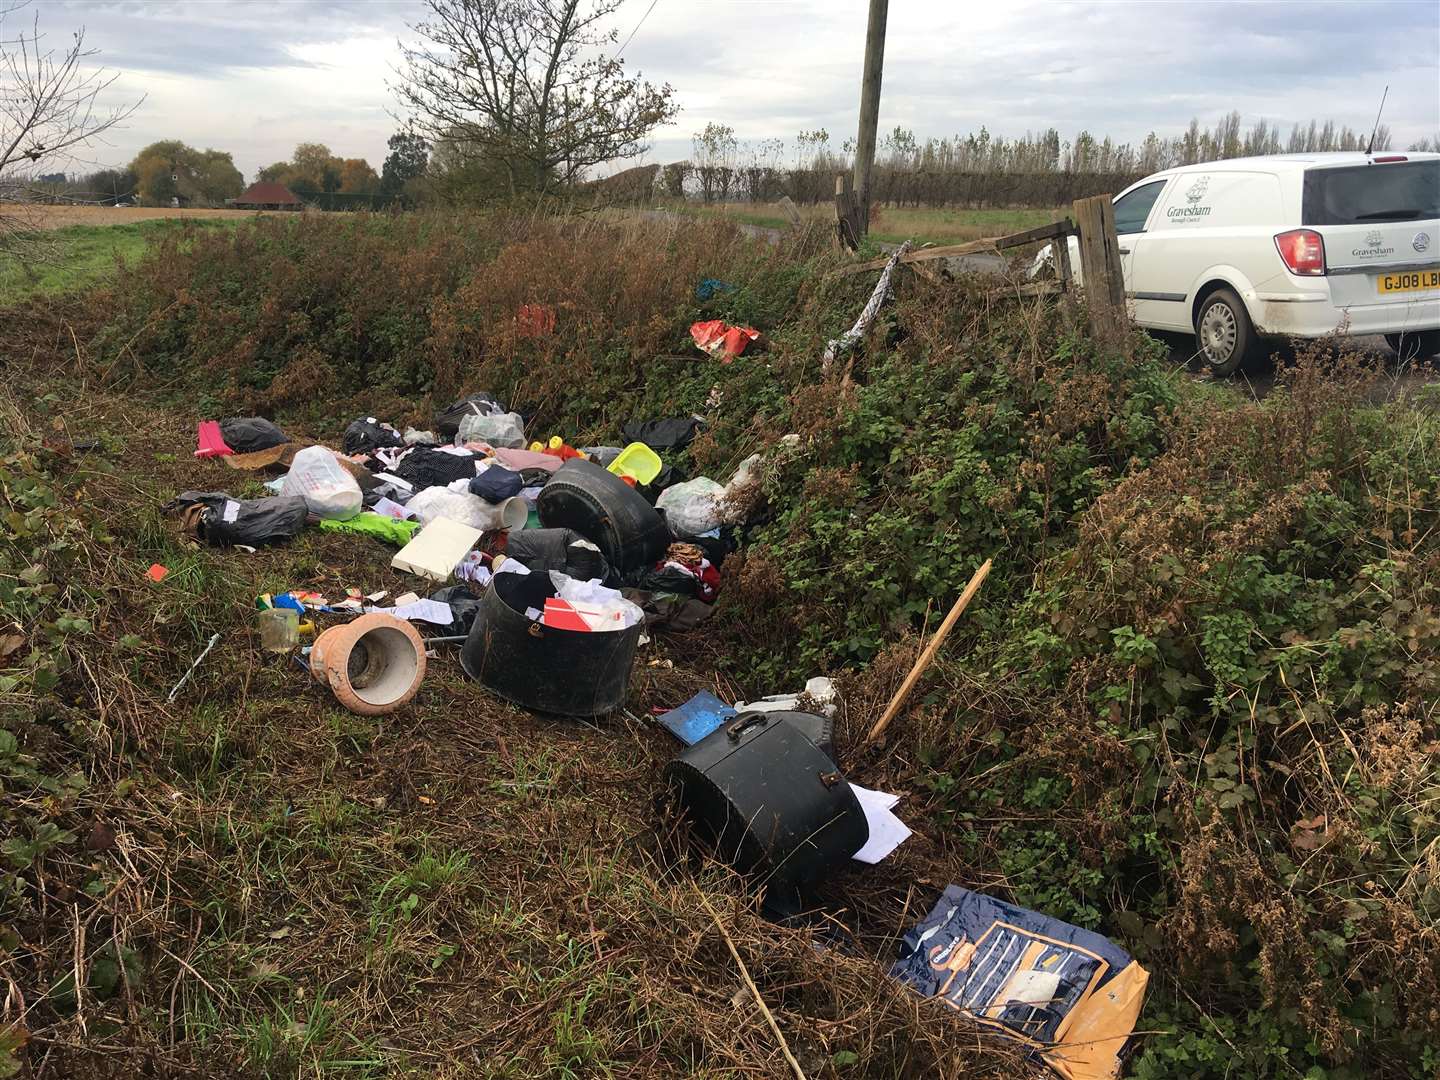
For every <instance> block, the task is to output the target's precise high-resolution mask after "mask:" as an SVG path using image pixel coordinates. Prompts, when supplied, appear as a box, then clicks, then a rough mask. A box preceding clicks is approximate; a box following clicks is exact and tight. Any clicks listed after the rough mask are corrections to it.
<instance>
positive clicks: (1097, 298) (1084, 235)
mask: <svg viewBox="0 0 1440 1080" xmlns="http://www.w3.org/2000/svg"><path fill="white" fill-rule="evenodd" d="M1074 210H1075V224H1076V225H1077V226H1079V228H1080V272H1081V273H1082V274H1083V275H1084V276H1085V298H1086V303H1087V304H1088V305H1089V308H1090V319H1091V322H1092V323H1093V324H1094V326H1095V330H1096V332H1097V333H1098V334H1100V335H1101V336H1102V337H1106V338H1109V339H1110V340H1111V341H1119V340H1120V338H1121V337H1122V336H1123V335H1124V333H1125V320H1126V314H1125V275H1124V272H1123V271H1122V269H1121V266H1120V241H1119V239H1118V238H1117V237H1116V235H1115V208H1114V207H1113V206H1112V205H1111V202H1110V196H1109V195H1096V196H1095V197H1094V198H1090V199H1076V200H1075V203H1074Z"/></svg>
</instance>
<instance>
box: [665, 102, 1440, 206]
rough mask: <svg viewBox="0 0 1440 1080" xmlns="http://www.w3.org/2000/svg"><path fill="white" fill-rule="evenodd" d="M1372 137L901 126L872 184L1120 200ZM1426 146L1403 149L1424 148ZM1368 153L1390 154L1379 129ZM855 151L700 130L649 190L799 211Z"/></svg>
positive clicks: (825, 192)
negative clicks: (1257, 160)
mask: <svg viewBox="0 0 1440 1080" xmlns="http://www.w3.org/2000/svg"><path fill="white" fill-rule="evenodd" d="M1369 141H1370V133H1369V132H1368V131H1356V130H1354V129H1352V128H1349V127H1344V126H1338V127H1337V125H1336V124H1335V123H1334V122H1333V121H1329V120H1327V121H1325V122H1324V123H1320V122H1317V121H1313V120H1312V121H1311V122H1310V123H1309V124H1308V125H1300V124H1297V125H1295V126H1294V127H1293V128H1292V129H1291V131H1290V132H1289V134H1288V135H1285V134H1282V132H1281V130H1280V128H1279V126H1278V125H1275V124H1271V123H1269V122H1268V121H1265V120H1260V121H1258V122H1256V123H1255V124H1254V125H1253V126H1251V127H1250V128H1249V129H1245V128H1244V127H1243V125H1242V123H1241V120H1240V114H1239V113H1238V112H1232V113H1230V114H1229V115H1227V116H1225V117H1223V118H1221V120H1220V121H1219V122H1218V123H1217V124H1216V125H1215V126H1214V127H1213V128H1203V127H1201V125H1200V121H1199V120H1198V119H1196V120H1191V121H1190V126H1189V127H1188V128H1187V129H1186V130H1185V132H1184V133H1183V134H1181V135H1177V136H1173V137H1163V136H1160V135H1158V134H1156V133H1155V132H1151V133H1150V134H1149V135H1147V136H1146V137H1145V138H1144V139H1143V140H1142V141H1141V142H1139V143H1138V144H1137V143H1128V142H1116V141H1115V140H1114V139H1112V138H1110V137H1109V136H1105V137H1103V138H1098V139H1097V138H1096V137H1095V136H1094V135H1092V134H1091V133H1090V132H1088V131H1082V132H1080V133H1079V134H1078V135H1076V136H1075V137H1074V139H1071V140H1068V141H1067V140H1062V139H1061V137H1060V133H1059V132H1058V131H1057V130H1056V129H1055V128H1050V129H1049V130H1048V131H1045V132H1043V133H1041V134H1038V135H1035V134H1030V133H1027V134H1025V135H1024V136H1022V137H1020V138H1018V139H1006V138H1004V137H1002V136H997V135H992V134H991V133H990V132H989V131H988V130H986V129H985V128H981V129H980V131H979V132H978V133H975V134H970V135H955V136H950V137H944V138H926V139H923V140H922V139H920V138H919V137H917V136H916V135H915V133H914V132H913V131H911V130H909V129H907V128H903V127H897V128H895V129H894V130H892V131H891V132H889V134H887V135H886V136H885V137H884V138H883V139H882V140H881V143H880V148H879V151H878V153H877V154H876V168H875V172H874V174H873V176H872V180H871V184H872V196H873V198H874V199H875V201H876V202H879V203H883V204H886V205H892V206H947V205H961V206H1022V205H1024V206H1059V205H1062V204H1064V203H1068V202H1070V201H1071V200H1072V199H1076V198H1080V197H1083V196H1086V195H1093V194H1096V193H1098V192H1102V191H1118V190H1120V189H1121V188H1124V187H1126V186H1128V185H1129V184H1131V183H1133V182H1134V181H1136V180H1138V179H1140V178H1141V177H1143V176H1146V175H1148V174H1150V173H1153V172H1156V171H1158V170H1160V169H1166V168H1170V167H1172V166H1175V165H1189V164H1194V163H1197V162H1203V161H1214V160H1218V159H1222V158H1235V157H1248V156H1253V155H1261V154H1281V153H1312V152H1318V151H1330V150H1363V149H1365V147H1366V146H1367V145H1368V143H1369ZM1437 142H1440V138H1437V139H1436V140H1431V139H1424V140H1421V142H1419V143H1417V144H1414V145H1413V146H1412V147H1411V149H1414V150H1425V149H1430V148H1431V147H1432V146H1433V145H1435V144H1436V143H1437ZM1375 148H1376V149H1389V148H1390V132H1389V129H1388V128H1386V127H1385V126H1383V125H1382V126H1381V127H1380V128H1379V129H1378V130H1377V131H1376V133H1375ZM853 152H854V147H853V144H852V143H851V142H846V143H845V144H844V145H842V146H841V148H840V150H839V151H838V152H837V151H836V150H835V149H834V148H833V147H832V146H831V143H830V135H829V133H828V132H826V131H825V130H824V129H820V130H816V131H802V132H800V134H799V135H798V136H796V138H795V139H794V140H793V141H792V142H791V143H790V144H788V145H787V144H786V142H785V141H784V140H781V139H767V140H762V141H760V142H755V143H742V142H741V141H740V140H739V139H737V138H736V136H735V131H734V129H733V128H731V127H729V126H726V125H723V124H707V125H706V127H705V129H704V130H703V131H700V132H697V133H696V134H695V136H694V139H693V140H692V150H691V156H690V160H688V161H681V162H675V163H673V164H670V165H666V166H664V167H663V168H662V169H661V170H660V171H659V177H658V180H657V190H658V192H659V193H661V194H663V195H666V196H669V197H672V198H686V199H699V200H702V201H704V202H726V201H741V202H770V201H773V200H775V199H778V198H780V197H781V196H782V195H788V196H789V197H790V198H792V199H794V200H795V201H796V202H798V203H818V202H825V201H828V200H829V199H832V198H833V197H834V192H835V175H836V174H837V173H840V172H848V171H849V170H850V168H851V160H852V155H853Z"/></svg>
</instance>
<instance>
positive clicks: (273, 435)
mask: <svg viewBox="0 0 1440 1080" xmlns="http://www.w3.org/2000/svg"><path fill="white" fill-rule="evenodd" d="M220 434H221V435H223V436H225V445H227V446H228V447H230V449H231V450H234V451H235V453H237V454H253V453H255V452H256V451H258V450H269V449H270V448H271V447H272V446H280V445H282V444H283V443H287V442H289V441H290V440H289V439H288V438H287V437H286V435H285V432H283V431H281V430H280V429H279V428H278V427H276V426H275V425H274V424H272V423H271V422H270V421H269V420H266V419H265V418H264V417H263V416H227V417H226V418H225V419H224V420H221V421H220Z"/></svg>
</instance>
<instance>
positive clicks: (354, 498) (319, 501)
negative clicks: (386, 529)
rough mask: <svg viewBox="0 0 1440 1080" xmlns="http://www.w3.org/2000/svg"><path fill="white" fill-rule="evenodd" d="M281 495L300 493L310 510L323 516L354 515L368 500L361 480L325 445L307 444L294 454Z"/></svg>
mask: <svg viewBox="0 0 1440 1080" xmlns="http://www.w3.org/2000/svg"><path fill="white" fill-rule="evenodd" d="M280 494H281V495H299V496H301V497H302V498H303V499H304V500H305V504H306V505H307V506H309V507H310V512H311V513H312V514H314V515H315V516H316V517H323V518H349V517H354V516H355V515H356V514H358V513H359V512H360V507H361V506H363V505H364V502H365V497H364V495H363V494H362V493H361V491H360V484H359V482H358V481H357V480H356V479H355V477H354V476H352V475H351V474H350V472H349V471H348V470H347V469H346V468H345V467H344V466H343V465H341V464H340V462H339V460H338V459H337V458H336V457H335V454H334V452H333V451H331V450H327V449H326V448H325V447H323V446H307V447H306V448H305V449H304V450H301V451H300V452H299V453H297V454H296V455H295V458H294V460H293V461H291V462H290V471H289V472H288V473H286V474H285V482H284V483H283V484H281V485H280Z"/></svg>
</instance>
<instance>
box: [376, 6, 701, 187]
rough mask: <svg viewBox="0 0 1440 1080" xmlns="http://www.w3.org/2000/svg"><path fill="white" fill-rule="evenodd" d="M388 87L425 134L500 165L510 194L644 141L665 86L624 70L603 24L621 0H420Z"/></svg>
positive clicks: (663, 116) (666, 96)
mask: <svg viewBox="0 0 1440 1080" xmlns="http://www.w3.org/2000/svg"><path fill="white" fill-rule="evenodd" d="M426 3H427V5H428V6H429V9H430V14H429V18H428V19H426V20H425V21H424V22H421V23H419V24H418V25H416V26H414V27H412V29H413V30H414V31H415V32H416V33H417V34H419V35H420V36H421V38H423V39H424V40H423V42H422V43H421V44H419V45H417V46H415V47H404V48H403V49H402V51H403V53H404V58H405V62H404V68H403V70H401V71H400V73H399V74H400V82H399V83H398V85H396V86H395V87H394V89H395V92H396V94H397V96H398V97H399V99H400V103H401V105H402V106H403V107H404V108H405V109H407V110H409V111H410V112H411V113H412V114H413V117H414V121H415V123H416V124H417V126H418V127H419V128H420V129H421V130H422V131H423V132H424V133H425V134H427V135H429V136H430V138H431V139H432V140H436V141H438V140H448V141H452V142H455V141H460V142H463V144H464V146H465V147H466V150H467V151H468V153H470V154H471V155H473V156H474V157H476V158H480V159H484V160H486V161H489V162H493V163H495V164H498V165H499V166H500V167H501V169H502V171H503V174H504V176H505V177H506V178H507V179H508V183H509V187H510V194H512V195H513V194H516V193H520V192H539V193H544V192H546V191H550V190H552V189H553V188H555V187H557V186H561V185H565V184H569V183H571V182H573V181H575V180H577V179H579V178H580V177H581V176H582V175H583V174H584V172H585V170H586V169H588V168H590V167H592V166H594V165H598V164H601V163H602V162H606V161H612V160H614V159H616V158H626V157H633V156H635V155H637V154H639V153H642V152H643V151H644V150H645V149H646V145H645V141H644V140H645V137H646V136H647V135H648V134H649V133H650V132H651V131H653V130H654V129H655V128H656V127H657V126H659V125H660V124H663V123H666V122H667V121H669V120H672V119H673V118H674V117H675V115H676V114H677V113H678V111H679V109H678V106H676V105H675V103H674V101H673V98H674V93H675V91H674V89H673V88H672V87H671V86H669V85H668V84H666V85H663V86H658V87H657V86H654V85H652V84H651V83H648V82H644V81H642V80H641V79H640V78H639V77H638V76H631V75H628V74H626V72H625V67H624V62H623V61H621V60H620V59H619V58H618V56H610V55H607V51H608V48H609V47H611V46H613V45H614V43H615V42H616V40H617V38H618V34H617V32H616V31H615V30H614V29H613V28H612V29H609V30H607V29H605V28H604V24H605V22H606V20H607V19H608V17H609V16H610V15H611V14H613V13H614V12H615V11H616V9H617V8H619V7H620V4H621V0H426Z"/></svg>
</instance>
